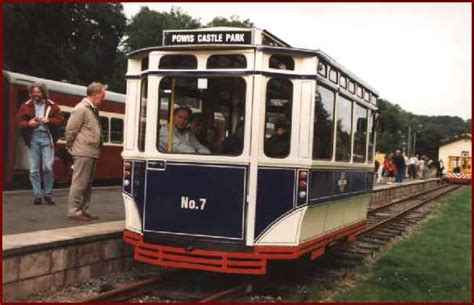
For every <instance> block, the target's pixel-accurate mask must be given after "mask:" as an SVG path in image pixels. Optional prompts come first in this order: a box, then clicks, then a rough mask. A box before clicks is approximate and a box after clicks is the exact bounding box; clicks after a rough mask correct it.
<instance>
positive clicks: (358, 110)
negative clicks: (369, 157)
mask: <svg viewBox="0 0 474 305" xmlns="http://www.w3.org/2000/svg"><path fill="white" fill-rule="evenodd" d="M354 128H355V132H354V157H353V159H352V160H353V161H354V162H359V163H360V162H365V149H366V144H367V109H365V108H364V107H362V106H360V105H358V104H357V103H355V104H354Z"/></svg>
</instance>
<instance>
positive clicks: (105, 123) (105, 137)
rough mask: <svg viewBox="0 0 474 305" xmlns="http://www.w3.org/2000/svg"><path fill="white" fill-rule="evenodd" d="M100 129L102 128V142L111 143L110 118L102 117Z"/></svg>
mask: <svg viewBox="0 0 474 305" xmlns="http://www.w3.org/2000/svg"><path fill="white" fill-rule="evenodd" d="M100 127H101V128H102V142H104V143H106V142H109V118H108V117H105V116H101V117H100Z"/></svg>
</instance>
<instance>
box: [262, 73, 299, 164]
mask: <svg viewBox="0 0 474 305" xmlns="http://www.w3.org/2000/svg"><path fill="white" fill-rule="evenodd" d="M292 101H293V84H292V82H291V81H289V80H287V79H280V78H274V79H271V80H270V81H268V83H267V96H266V102H265V138H264V153H265V155H266V156H268V157H271V158H285V157H287V156H288V155H289V154H290V143H291V112H292Z"/></svg>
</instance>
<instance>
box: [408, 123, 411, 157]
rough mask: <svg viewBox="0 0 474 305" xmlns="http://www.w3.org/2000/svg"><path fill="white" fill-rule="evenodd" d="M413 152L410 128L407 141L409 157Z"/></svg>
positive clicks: (409, 128) (409, 127)
mask: <svg viewBox="0 0 474 305" xmlns="http://www.w3.org/2000/svg"><path fill="white" fill-rule="evenodd" d="M410 152H411V126H408V139H407V156H410V155H411V154H410Z"/></svg>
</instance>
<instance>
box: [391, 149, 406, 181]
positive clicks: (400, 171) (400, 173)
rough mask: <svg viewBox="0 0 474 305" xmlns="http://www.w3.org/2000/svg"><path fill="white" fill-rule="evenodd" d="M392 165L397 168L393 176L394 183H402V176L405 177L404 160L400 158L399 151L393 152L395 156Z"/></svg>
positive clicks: (400, 153)
mask: <svg viewBox="0 0 474 305" xmlns="http://www.w3.org/2000/svg"><path fill="white" fill-rule="evenodd" d="M392 162H393V164H395V167H396V168H397V173H396V175H395V182H403V176H404V175H405V159H404V158H403V156H402V152H401V151H400V149H397V150H396V151H395V155H394V156H393V158H392Z"/></svg>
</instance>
